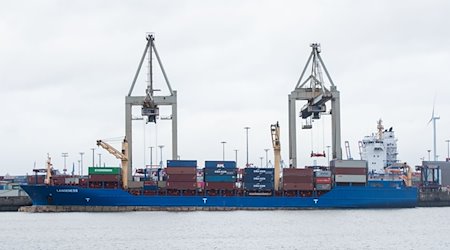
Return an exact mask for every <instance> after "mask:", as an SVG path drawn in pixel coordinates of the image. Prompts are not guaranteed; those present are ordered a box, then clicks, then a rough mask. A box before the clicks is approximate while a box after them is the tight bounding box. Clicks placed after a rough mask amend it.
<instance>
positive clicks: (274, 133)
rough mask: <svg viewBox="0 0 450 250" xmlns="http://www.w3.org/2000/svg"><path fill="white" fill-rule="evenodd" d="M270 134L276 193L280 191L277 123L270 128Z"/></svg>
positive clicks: (279, 148)
mask: <svg viewBox="0 0 450 250" xmlns="http://www.w3.org/2000/svg"><path fill="white" fill-rule="evenodd" d="M270 131H271V134H272V146H273V153H274V168H275V171H274V175H275V177H274V189H275V191H278V190H279V189H280V172H281V171H280V163H281V145H280V125H279V124H278V122H277V123H276V124H272V125H271V126H270Z"/></svg>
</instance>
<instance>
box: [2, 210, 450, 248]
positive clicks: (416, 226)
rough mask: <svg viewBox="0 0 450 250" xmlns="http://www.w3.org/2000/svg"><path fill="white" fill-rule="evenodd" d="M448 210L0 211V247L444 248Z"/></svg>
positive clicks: (447, 241)
mask: <svg viewBox="0 0 450 250" xmlns="http://www.w3.org/2000/svg"><path fill="white" fill-rule="evenodd" d="M449 214H450V207H443V208H414V209H347V210H295V211H289V210H279V211H276V210H275V211H220V212H219V211H217V212H206V211H196V212H122V213H20V212H1V213H0V221H1V222H2V225H3V229H2V233H1V234H0V235H1V245H0V249H450V237H448V233H449V231H450V228H449V226H448V225H449V221H450V218H449V216H448V215H449Z"/></svg>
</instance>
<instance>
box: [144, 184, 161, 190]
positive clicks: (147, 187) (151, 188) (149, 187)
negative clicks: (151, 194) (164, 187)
mask: <svg viewBox="0 0 450 250" xmlns="http://www.w3.org/2000/svg"><path fill="white" fill-rule="evenodd" d="M144 190H151V191H156V190H158V186H157V185H149V186H144Z"/></svg>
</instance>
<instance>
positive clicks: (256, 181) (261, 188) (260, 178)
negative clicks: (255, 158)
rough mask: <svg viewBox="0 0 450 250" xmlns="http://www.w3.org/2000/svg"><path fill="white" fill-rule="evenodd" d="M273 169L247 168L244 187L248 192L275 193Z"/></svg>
mask: <svg viewBox="0 0 450 250" xmlns="http://www.w3.org/2000/svg"><path fill="white" fill-rule="evenodd" d="M273 181H274V169H273V168H245V169H244V176H243V186H244V190H246V191H258V192H271V191H273V187H274V184H273Z"/></svg>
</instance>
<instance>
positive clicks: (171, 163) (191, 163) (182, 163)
mask: <svg viewBox="0 0 450 250" xmlns="http://www.w3.org/2000/svg"><path fill="white" fill-rule="evenodd" d="M171 167H194V168H197V161H196V160H167V168H171Z"/></svg>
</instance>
